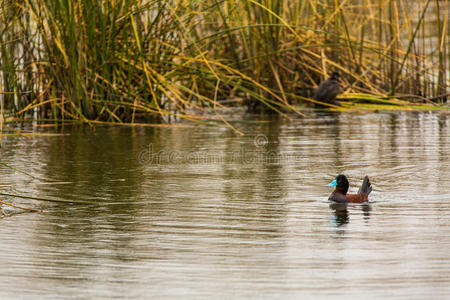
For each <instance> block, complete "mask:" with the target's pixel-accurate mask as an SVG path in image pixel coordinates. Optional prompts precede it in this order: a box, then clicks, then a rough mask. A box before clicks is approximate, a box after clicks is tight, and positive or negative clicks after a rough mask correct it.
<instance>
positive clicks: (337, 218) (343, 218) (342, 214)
mask: <svg viewBox="0 0 450 300" xmlns="http://www.w3.org/2000/svg"><path fill="white" fill-rule="evenodd" d="M330 209H331V210H333V211H334V216H333V223H334V225H335V226H336V227H339V226H342V225H345V224H348V222H349V221H350V218H349V215H348V209H347V204H346V203H331V204H330Z"/></svg>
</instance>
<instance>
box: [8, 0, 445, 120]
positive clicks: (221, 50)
mask: <svg viewBox="0 0 450 300" xmlns="http://www.w3.org/2000/svg"><path fill="white" fill-rule="evenodd" d="M448 10H449V3H448V0H445V1H439V0H417V1H408V0H358V1H357V0H354V1H345V0H305V1H289V0H246V1H237V0H221V1H219V0H207V1H198V0H181V1H176V0H112V1H107V0H97V1H93V0H86V1H81V0H52V1H50V0H24V1H23V2H18V1H12V0H9V1H8V0H5V1H2V3H1V4H0V87H1V88H0V92H1V93H2V96H3V100H4V102H3V104H4V105H3V108H4V110H5V111H8V112H9V113H10V114H14V115H16V116H19V117H25V116H34V117H38V118H40V119H52V120H61V119H74V120H79V121H83V122H90V121H96V120H102V121H112V122H136V120H137V118H152V117H156V119H161V120H166V121H169V120H170V119H171V117H173V116H175V117H178V118H186V119H197V117H196V116H195V115H193V114H192V113H191V112H192V111H193V110H197V111H201V112H202V111H203V112H212V113H215V114H218V115H219V116H220V110H219V109H218V108H220V107H222V106H223V104H222V100H225V99H229V98H237V99H243V103H246V104H247V105H248V106H249V107H250V108H252V109H258V108H261V107H266V108H268V109H271V110H274V111H279V112H281V111H283V110H286V109H291V110H296V108H295V104H297V103H298V102H301V101H305V97H309V96H310V95H311V91H312V90H313V88H314V87H316V86H317V84H318V83H319V82H320V81H321V80H323V79H324V78H326V77H327V74H329V73H330V72H332V71H339V72H340V73H341V74H342V77H343V78H344V86H345V87H346V88H348V91H350V92H366V93H374V94H377V95H387V94H391V95H403V96H405V95H409V94H412V95H420V96H422V97H425V98H429V99H432V100H434V101H439V102H445V101H447V98H448V97H447V95H448V87H449V76H448V75H449V74H448V60H449V50H448V48H449V47H448V38H449V29H448V28H449V26H448ZM431 25H433V26H431ZM431 32H432V33H433V34H434V36H435V37H436V39H437V42H436V41H434V42H433V43H432V44H429V43H428V42H427V41H428V39H429V36H430V34H431ZM301 99H303V100H301Z"/></svg>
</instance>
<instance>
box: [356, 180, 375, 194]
mask: <svg viewBox="0 0 450 300" xmlns="http://www.w3.org/2000/svg"><path fill="white" fill-rule="evenodd" d="M370 192H372V184H370V180H369V177H368V176H367V175H366V177H364V180H363V183H362V186H361V187H360V188H359V191H358V194H363V193H364V194H366V195H367V196H368V195H369V194H370Z"/></svg>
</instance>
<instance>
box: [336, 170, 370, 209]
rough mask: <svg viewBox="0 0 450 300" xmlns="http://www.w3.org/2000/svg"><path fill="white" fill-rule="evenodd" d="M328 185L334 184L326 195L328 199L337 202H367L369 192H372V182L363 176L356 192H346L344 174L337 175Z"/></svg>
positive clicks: (346, 182) (346, 181)
mask: <svg viewBox="0 0 450 300" xmlns="http://www.w3.org/2000/svg"><path fill="white" fill-rule="evenodd" d="M328 186H335V187H336V188H335V189H334V191H333V192H332V193H331V195H330V197H328V200H329V201H333V202H337V203H349V202H354V203H362V202H367V201H368V199H369V194H370V192H372V184H370V180H369V177H367V176H366V177H364V180H363V183H362V185H361V187H360V188H359V191H358V194H347V191H348V188H349V183H348V180H347V177H345V175H342V174H340V175H338V176H337V177H336V179H335V180H333V181H332V182H331V183H330V184H329V185H328Z"/></svg>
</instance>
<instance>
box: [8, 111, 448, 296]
mask: <svg viewBox="0 0 450 300" xmlns="http://www.w3.org/2000/svg"><path fill="white" fill-rule="evenodd" d="M245 119H246V121H245V122H235V123H233V124H234V126H236V127H237V128H238V129H239V130H241V131H243V132H244V133H246V134H245V135H244V136H239V135H237V134H235V133H234V132H232V131H231V130H229V129H225V128H217V127H187V128H170V129H167V128H128V127H126V128H125V127H98V128H95V129H93V128H89V127H87V126H86V127H65V128H63V129H61V128H60V129H49V128H43V129H40V130H39V132H42V133H52V134H54V133H58V135H35V136H31V137H18V136H9V137H4V138H3V139H2V148H1V149H0V153H1V161H2V162H6V163H8V166H9V167H7V166H6V165H0V171H1V181H0V185H1V187H0V188H1V190H2V192H5V193H12V194H21V195H28V196H34V197H43V198H52V199H66V200H73V201H77V200H83V201H89V202H92V203H93V204H64V203H53V202H44V201H35V200H26V199H18V198H12V197H7V196H2V198H1V200H3V201H9V202H13V203H15V204H19V205H23V206H33V207H37V208H40V209H42V210H43V211H42V212H41V213H21V214H16V212H17V210H16V209H11V208H8V207H6V206H4V212H5V213H6V214H7V215H8V216H6V217H3V218H1V219H0V240H1V243H0V253H1V255H0V269H1V272H0V285H1V287H2V288H1V289H0V298H11V299H12V298H14V299H16V298H17V297H20V298H27V299H30V298H54V299H64V298H76V299H86V298H89V299H92V298H95V299H99V298H104V299H111V298H118V299H123V298H178V297H179V296H183V297H184V298H196V299H198V298H203V299H211V298H219V299H229V298H261V297H263V298H276V299H286V298H292V299H298V298H300V297H301V298H336V297H342V298H343V297H348V296H352V295H358V296H361V295H363V296H364V298H380V297H384V296H389V297H391V298H401V299H414V298H415V299H424V298H427V299H444V298H447V297H449V296H450V155H449V151H450V116H449V115H440V114H430V113H425V114H417V113H398V114H383V113H379V114H368V115H349V114H317V115H312V116H309V117H308V118H306V119H296V118H294V119H293V120H286V119H266V120H261V119H255V120H252V118H245ZM10 167H13V168H15V169H12V168H10ZM19 169H20V170H22V171H25V172H27V173H28V175H27V174H24V173H21V172H19V171H18V170H19ZM339 173H345V174H346V175H347V176H348V178H349V180H350V183H351V191H356V190H357V189H358V187H359V185H360V184H361V182H362V178H363V177H364V175H366V174H367V175H369V176H370V178H371V181H372V184H373V186H374V191H373V193H372V194H371V197H370V203H369V204H366V205H356V204H354V205H348V206H347V207H339V206H337V207H336V206H333V205H330V203H328V202H327V197H328V195H329V193H330V192H331V190H330V188H329V187H327V184H328V183H329V182H330V181H331V180H332V179H333V178H334V177H335V176H336V175H337V174H339ZM29 175H32V176H34V178H33V177H31V176H29ZM447 299H448V298H447Z"/></svg>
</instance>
